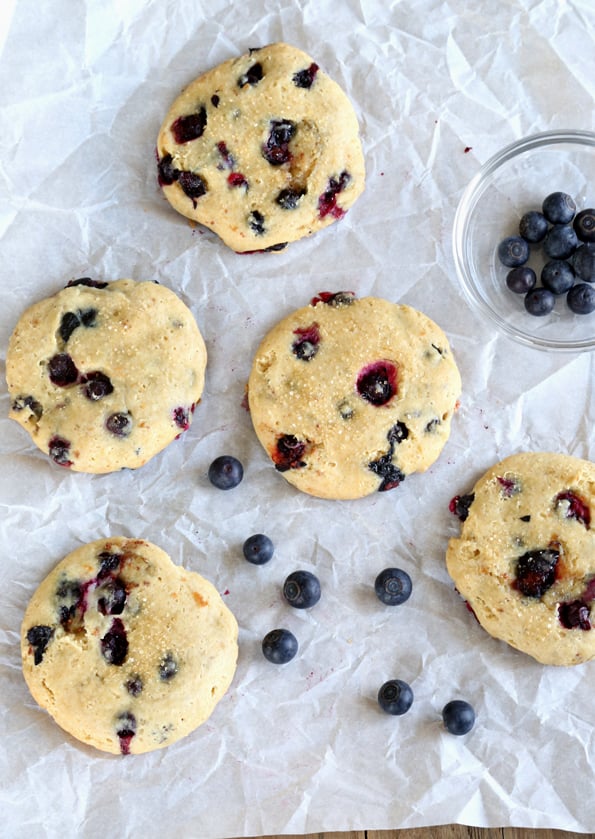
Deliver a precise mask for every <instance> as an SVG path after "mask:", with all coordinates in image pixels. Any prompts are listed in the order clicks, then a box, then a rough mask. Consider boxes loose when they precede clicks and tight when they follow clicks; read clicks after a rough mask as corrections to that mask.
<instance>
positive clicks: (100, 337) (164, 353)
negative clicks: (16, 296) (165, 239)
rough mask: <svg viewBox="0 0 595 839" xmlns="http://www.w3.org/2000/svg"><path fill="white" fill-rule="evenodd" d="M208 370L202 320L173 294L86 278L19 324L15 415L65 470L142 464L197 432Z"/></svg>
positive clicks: (13, 361) (10, 377) (11, 361)
mask: <svg viewBox="0 0 595 839" xmlns="http://www.w3.org/2000/svg"><path fill="white" fill-rule="evenodd" d="M205 366H206V348H205V344H204V341H203V339H202V336H201V334H200V331H199V329H198V326H197V325H196V322H195V320H194V317H193V315H192V313H191V312H190V310H189V309H188V308H187V307H186V306H185V304H184V303H183V302H182V300H180V298H179V297H177V295H175V294H174V293H173V292H172V291H169V290H168V289H166V288H165V287H164V286H162V285H160V284H158V283H152V282H135V281H133V280H118V281H116V282H112V283H99V282H95V281H92V280H90V279H88V278H82V279H81V280H76V281H73V282H71V283H69V284H68V286H67V287H66V288H64V289H62V290H61V291H59V292H58V293H57V294H55V295H53V296H52V297H48V298H46V299H45V300H41V301H40V302H38V303H35V304H33V305H32V306H30V307H29V308H28V309H27V310H26V311H25V312H24V314H23V315H22V317H21V318H20V320H19V322H18V323H17V325H16V327H15V330H14V332H13V334H12V336H11V338H10V342H9V347H8V353H7V358H6V378H7V382H8V389H9V392H10V394H11V412H10V416H11V417H12V419H14V420H16V421H17V422H18V423H19V424H20V425H22V426H23V428H25V429H26V430H27V431H28V432H29V434H30V435H31V437H32V439H33V441H34V442H35V444H36V445H37V446H38V447H39V448H40V449H41V450H42V451H45V452H46V453H47V454H48V455H49V457H50V458H51V460H52V461H53V462H54V463H55V464H57V465H58V466H62V467H64V468H68V469H72V470H74V471H80V472H94V473H104V472H111V471H115V470H117V469H122V468H125V467H127V468H131V469H134V468H137V467H139V466H142V465H143V464H144V463H146V462H147V461H148V460H149V459H150V458H151V457H153V456H154V455H155V454H157V453H158V452H160V451H161V450H162V449H163V448H165V447H166V446H167V445H168V444H169V443H170V442H172V441H173V440H174V439H175V438H176V437H179V436H180V434H181V433H182V432H184V431H187V430H188V429H189V428H190V425H191V422H192V414H193V412H194V408H195V406H196V405H197V404H198V402H199V401H200V397H201V394H202V389H203V385H204V371H205ZM40 371H41V375H40Z"/></svg>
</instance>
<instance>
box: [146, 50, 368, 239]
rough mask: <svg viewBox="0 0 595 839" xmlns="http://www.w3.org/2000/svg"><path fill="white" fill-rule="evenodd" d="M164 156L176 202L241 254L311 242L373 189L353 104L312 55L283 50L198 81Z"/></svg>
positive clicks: (162, 149) (172, 118) (161, 162)
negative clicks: (368, 184)
mask: <svg viewBox="0 0 595 839" xmlns="http://www.w3.org/2000/svg"><path fill="white" fill-rule="evenodd" d="M157 156H158V177H159V183H160V184H161V186H162V188H163V193H164V195H165V197H166V198H167V200H168V201H169V202H170V203H171V204H172V206H173V207H174V208H175V209H176V210H177V211H178V212H179V213H181V214H182V215H184V216H187V217H188V218H190V219H193V220H194V221H197V222H199V223H200V224H203V225H205V226H206V227H209V228H210V229H211V230H213V231H214V232H215V233H217V234H218V235H219V236H220V237H221V239H222V240H223V241H224V242H225V244H227V245H228V246H229V247H230V248H232V249H233V250H235V251H237V252H245V251H255V250H258V251H262V250H273V251H274V250H280V249H282V248H283V247H284V246H285V245H286V244H287V243H288V242H293V241H295V240H296V239H300V238H302V237H304V236H310V235H311V234H312V233H315V232H316V231H317V230H320V229H321V228H323V227H326V226H328V225H329V224H332V223H333V222H334V221H337V220H338V219H340V218H342V217H343V216H344V215H345V213H346V212H347V210H349V208H350V207H351V206H352V205H353V203H354V202H355V200H356V199H357V198H358V196H359V195H360V194H361V193H362V191H363V189H364V181H365V168H364V159H363V153H362V148H361V143H360V140H359V127H358V123H357V118H356V116H355V112H354V110H353V107H352V105H351V103H350V102H349V100H348V98H347V96H346V95H345V93H344V92H343V91H342V90H341V88H340V87H339V86H338V85H337V84H336V83H335V82H334V81H332V80H331V79H330V78H329V77H328V76H327V75H326V74H325V73H324V72H323V71H322V70H321V69H320V68H319V66H318V65H317V64H316V62H315V61H314V60H313V59H312V58H310V56H308V55H307V54H306V53H304V52H302V51H301V50H298V49H296V48H295V47H292V46H289V45H288V44H283V43H277V44H271V45H269V46H266V47H262V48H261V49H255V50H250V52H248V53H246V54H245V55H242V56H240V57H239V58H234V59H230V60H228V61H225V62H224V63H222V64H220V65H219V66H217V67H215V68H214V69H212V70H210V71H208V72H207V73H205V74H204V75H202V76H200V77H199V78H198V79H196V80H195V81H194V82H192V83H191V84H189V85H188V86H187V87H186V88H185V89H184V90H183V92H182V93H181V94H180V95H179V96H178V97H177V99H176V100H175V101H174V103H173V104H172V106H171V108H170V110H169V111H168V113H167V115H166V117H165V119H164V121H163V124H162V126H161V129H160V132H159V137H158V140H157Z"/></svg>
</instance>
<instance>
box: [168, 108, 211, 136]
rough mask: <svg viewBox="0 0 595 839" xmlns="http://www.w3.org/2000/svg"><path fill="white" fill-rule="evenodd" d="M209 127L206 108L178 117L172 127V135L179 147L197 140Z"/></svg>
mask: <svg viewBox="0 0 595 839" xmlns="http://www.w3.org/2000/svg"><path fill="white" fill-rule="evenodd" d="M206 127H207V111H206V108H205V107H204V106H202V107H201V108H199V110H198V111H197V112H196V113H193V114H186V115H185V116H180V117H178V118H177V119H176V120H175V121H174V122H173V123H172V124H171V126H170V130H171V133H172V134H173V136H174V140H175V141H176V143H177V144H178V145H183V144H184V143H189V142H191V141H192V140H197V139H198V138H199V137H202V135H203V134H204V131H205V128H206Z"/></svg>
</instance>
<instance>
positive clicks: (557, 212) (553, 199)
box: [541, 192, 576, 224]
mask: <svg viewBox="0 0 595 839" xmlns="http://www.w3.org/2000/svg"><path fill="white" fill-rule="evenodd" d="M541 209H542V211H543V215H544V216H545V217H546V219H547V220H548V221H549V222H551V223H552V224H568V223H569V222H571V221H572V219H573V218H574V214H575V213H576V204H575V203H574V199H573V198H572V196H571V195H568V193H566V192H552V193H550V195H548V196H547V197H546V198H544V199H543V204H542V205H541Z"/></svg>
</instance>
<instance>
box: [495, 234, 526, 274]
mask: <svg viewBox="0 0 595 839" xmlns="http://www.w3.org/2000/svg"><path fill="white" fill-rule="evenodd" d="M498 259H499V260H500V262H501V263H502V265H506V267H507V268H518V267H519V266H521V265H524V264H525V262H526V261H527V260H528V259H529V245H528V243H527V242H526V241H525V240H524V239H523V238H522V237H521V236H507V237H506V239H503V240H502V241H501V242H500V244H499V245H498Z"/></svg>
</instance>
